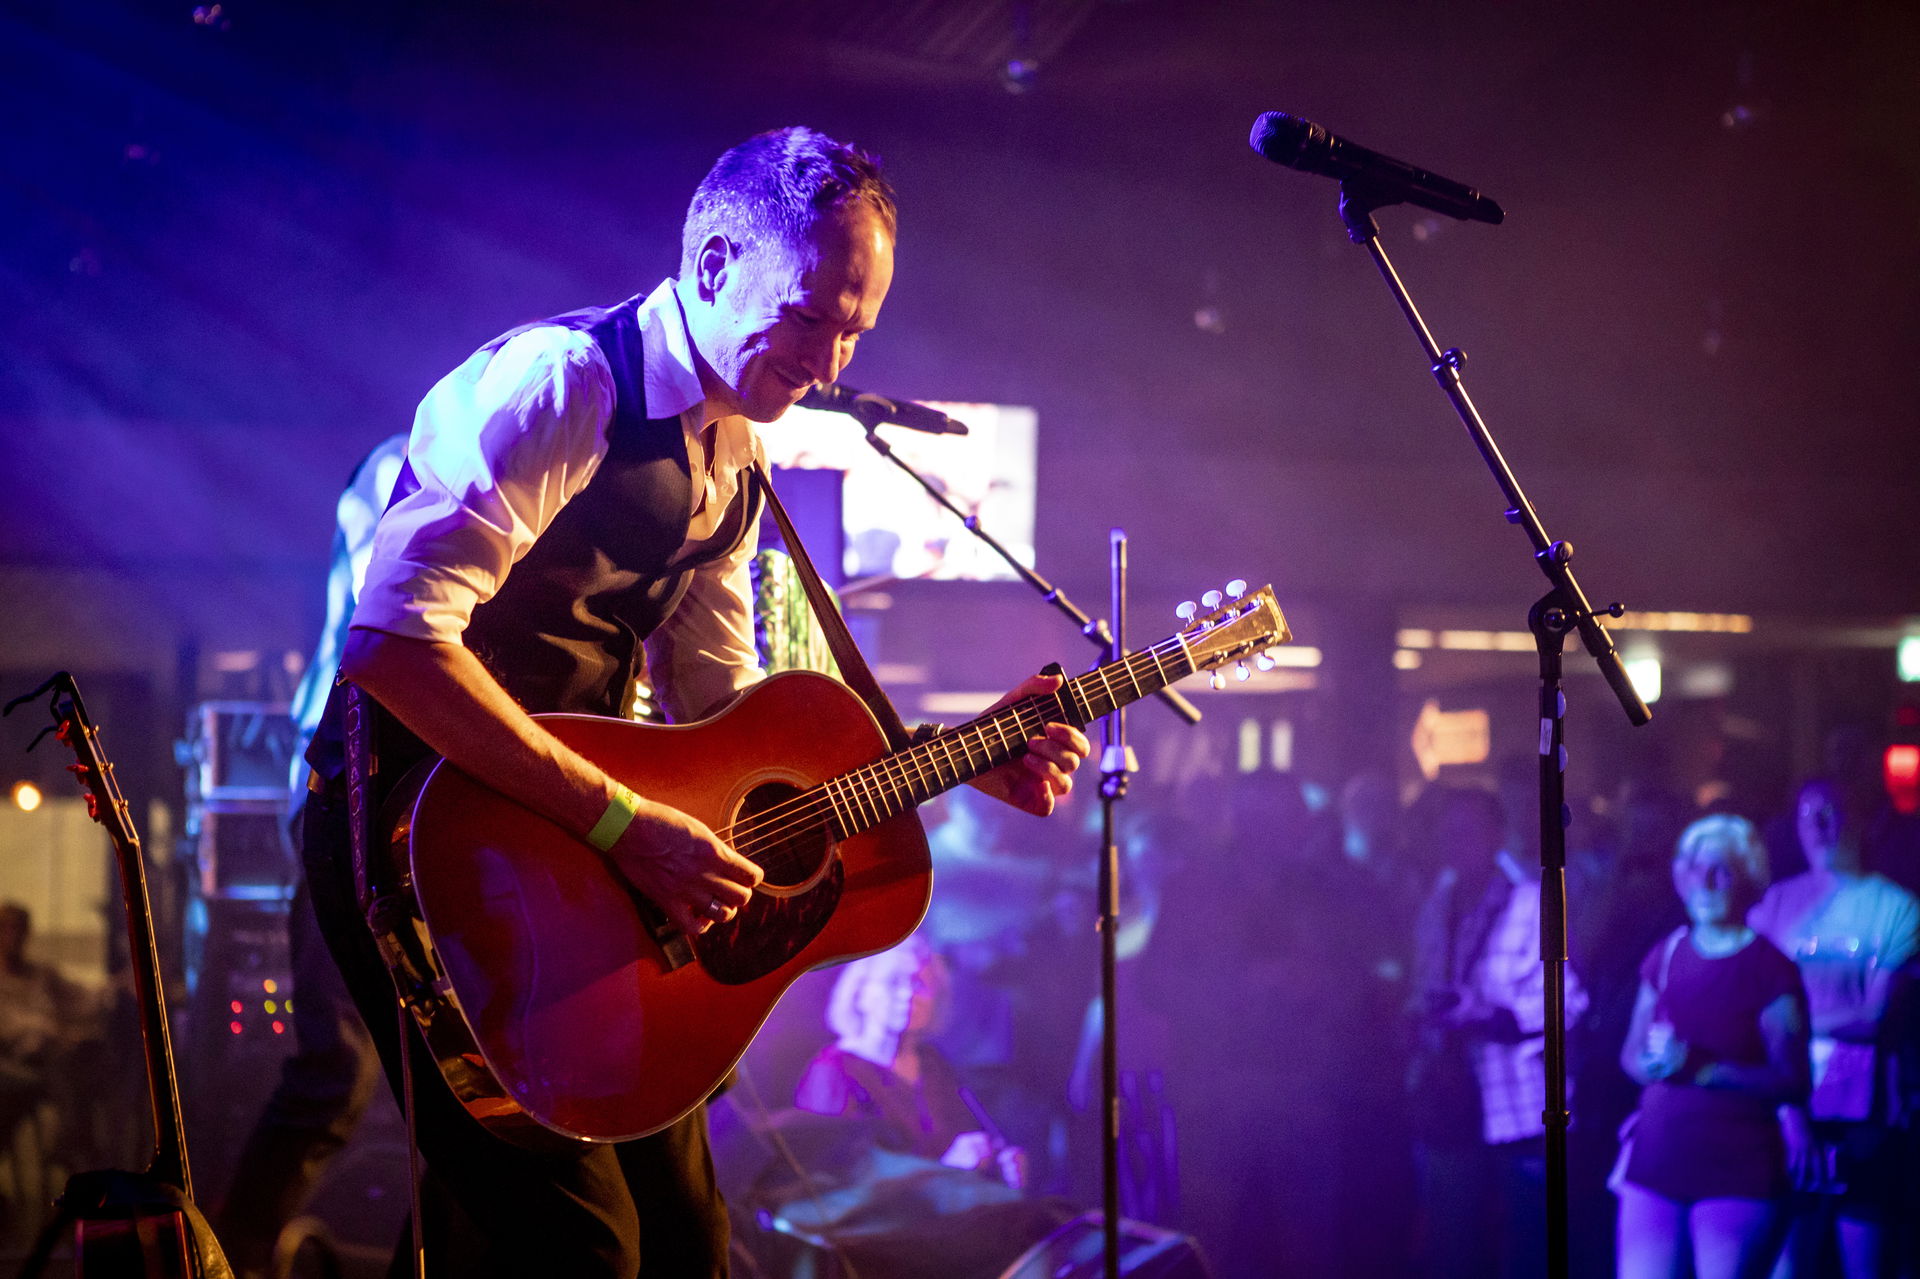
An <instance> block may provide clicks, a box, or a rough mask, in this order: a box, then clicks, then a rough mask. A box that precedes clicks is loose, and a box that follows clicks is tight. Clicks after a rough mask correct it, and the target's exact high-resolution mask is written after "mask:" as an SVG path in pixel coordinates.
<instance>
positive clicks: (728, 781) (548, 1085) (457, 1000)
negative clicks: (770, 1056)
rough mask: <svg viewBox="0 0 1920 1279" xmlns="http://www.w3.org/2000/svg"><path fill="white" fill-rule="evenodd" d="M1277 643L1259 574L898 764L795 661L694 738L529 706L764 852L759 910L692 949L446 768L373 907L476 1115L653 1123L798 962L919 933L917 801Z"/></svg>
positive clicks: (388, 819)
mask: <svg viewBox="0 0 1920 1279" xmlns="http://www.w3.org/2000/svg"><path fill="white" fill-rule="evenodd" d="M1235 585H1236V586H1242V587H1243V585H1244V584H1240V583H1236V584H1235ZM1217 598H1218V597H1217V596H1211V595H1210V599H1209V603H1212V602H1213V601H1214V600H1215V599H1217ZM1290 638H1292V633H1291V632H1290V631H1289V630H1288V628H1287V623H1286V619H1285V617H1283V616H1282V614H1281V612H1280V608H1279V605H1278V604H1277V603H1276V602H1275V601H1274V597H1273V591H1272V589H1271V588H1262V589H1260V590H1258V591H1256V592H1254V593H1252V594H1250V595H1246V596H1244V597H1243V598H1237V599H1234V600H1232V601H1228V602H1225V603H1223V604H1222V605H1221V606H1220V607H1218V608H1215V609H1214V611H1212V612H1210V613H1207V614H1206V615H1204V616H1201V617H1198V618H1194V619H1192V620H1191V621H1189V622H1188V623H1187V624H1186V626H1185V627H1184V628H1183V629H1182V630H1181V631H1180V632H1179V633H1177V634H1175V635H1173V636H1171V637H1169V638H1168V639H1166V640H1163V641H1161V642H1160V643H1158V644H1155V645H1153V646H1152V647H1150V648H1147V649H1143V650H1141V651H1139V652H1136V653H1132V654H1130V655H1128V656H1125V657H1123V658H1121V659H1120V660H1118V661H1114V662H1109V663H1107V664H1106V665H1104V666H1101V667H1098V668H1096V669H1095V670H1092V671H1090V672H1088V673H1087V674H1085V675H1080V676H1077V677H1074V678H1071V679H1068V680H1067V681H1066V682H1065V683H1064V684H1063V685H1062V686H1061V687H1060V688H1059V689H1057V690H1055V691H1054V692H1052V693H1049V694H1045V695H1043V696H1038V697H1030V698H1027V699H1025V700H1023V701H1019V702H1015V703H1014V704H1012V705H1010V706H1007V707H1004V708H1002V709H1000V710H998V711H993V712H990V713H988V714H986V715H983V716H981V717H979V718H978V719H975V720H972V721H970V722H969V723H966V724H963V725H961V726H959V727H958V728H952V729H947V730H944V731H940V732H936V733H934V734H933V735H931V736H928V737H925V739H924V740H920V741H918V742H917V743H915V744H913V745H909V746H907V747H906V748H905V749H902V750H899V751H894V752H891V753H890V752H889V750H888V747H887V744H886V739H885V737H884V736H883V734H882V732H881V730H880V728H879V726H878V724H877V723H876V722H875V721H874V718H873V716H872V714H871V713H870V712H869V711H868V709H867V707H866V705H865V703H863V702H862V701H861V700H860V699H859V698H858V697H857V696H856V695H855V694H854V693H853V692H852V691H850V690H849V689H848V688H847V687H846V686H845V685H843V684H840V683H838V682H836V681H834V680H831V679H828V678H827V677H825V676H823V675H817V674H814V673H812V672H808V671H789V672H786V673H783V674H779V675H775V676H773V677H771V678H769V679H767V680H765V681H764V682H762V683H760V684H758V685H756V686H754V687H753V688H752V689H750V690H749V691H748V692H747V693H745V694H744V695H743V696H742V697H740V698H739V699H738V700H737V701H736V702H735V703H734V704H733V705H732V706H730V707H729V708H728V709H727V710H726V711H724V712H723V713H721V714H720V715H717V716H715V717H714V718H712V719H709V720H705V721H702V722H700V723H697V724H689V725H685V726H675V727H663V726H659V725H651V724H639V723H634V722H632V721H629V720H621V719H612V718H605V717H600V716H592V715H541V716H538V717H537V718H538V719H539V721H540V723H541V725H542V726H543V727H545V728H547V729H548V730H549V731H551V732H552V733H553V734H554V736H556V737H558V738H559V739H560V740H561V741H563V742H565V743H567V745H569V746H571V747H573V748H574V749H575V750H577V751H579V752H580V753H581V754H582V755H585V756H586V757H587V758H588V759H591V760H592V761H594V762H595V763H596V764H598V765H600V766H601V767H602V768H604V769H605V770H606V771H607V772H608V773H609V774H611V775H612V776H613V777H614V778H615V779H617V780H618V781H620V782H623V783H625V784H626V785H628V786H630V787H632V788H633V789H635V790H637V791H639V792H640V793H642V794H645V795H647V796H649V797H650V798H653V799H657V800H659V801H661V802H663V803H666V804H671V805H673V806H674V807H676V808H679V809H681V810H682V811H684V812H687V813H690V814H692V815H693V816H695V817H697V818H699V819H700V820H702V821H704V822H705V823H707V824H708V825H709V826H711V827H712V828H713V829H714V831H715V832H716V833H717V834H718V835H719V836H720V837H721V838H722V839H724V840H726V841H727V842H728V843H729V844H730V845H732V846H733V847H734V848H735V849H736V850H737V851H738V852H739V853H740V854H741V855H742V856H744V857H748V858H750V859H752V860H753V861H754V862H756V863H757V864H758V865H759V866H760V868H761V870H762V871H763V872H764V873H765V876H766V878H765V881H764V882H763V883H762V884H761V885H760V887H759V888H758V889H757V890H756V891H755V893H754V896H753V898H752V900H750V901H749V902H748V903H747V905H746V907H745V908H744V909H742V910H741V912H740V913H739V914H738V915H737V916H736V917H735V918H733V919H732V920H730V921H728V922H727V923H723V924H718V925H716V926H715V927H713V928H712V929H711V930H709V931H707V932H705V933H703V934H701V935H700V936H698V937H693V938H688V937H686V936H685V935H684V934H682V933H680V932H679V931H678V930H677V929H675V928H674V927H673V926H672V925H671V924H670V923H668V921H667V920H666V917H665V916H664V915H663V914H662V913H661V912H660V911H659V910H658V909H656V908H655V907H654V906H653V904H652V903H650V902H648V901H647V900H646V899H645V898H643V897H641V896H640V895H638V894H637V893H635V892H634V891H633V889H632V888H631V887H629V886H628V884H627V883H626V881H625V880H624V879H623V878H622V877H621V876H620V875H619V873H618V872H617V871H615V870H614V868H613V867H612V866H611V865H610V864H609V863H608V862H607V861H606V860H605V859H604V858H603V857H602V856H601V855H600V854H598V853H596V852H594V851H593V849H591V848H590V847H588V846H587V845H586V844H585V843H583V842H581V841H580V840H579V839H577V838H575V837H574V836H573V835H571V834H569V833H568V832H567V831H565V830H563V829H561V828H560V827H559V826H557V825H555V824H553V823H552V822H549V821H548V820H546V819H545V818H543V817H541V816H539V815H537V814H535V813H533V812H532V811H530V810H528V809H526V808H523V807H521V806H520V805H518V804H516V803H514V802H512V801H511V800H508V799H506V798H504V797H503V796H501V795H499V794H497V793H495V792H494V791H491V790H488V789H487V788H485V787H483V786H481V785H480V784H479V783H477V782H475V781H474V780H472V779H471V778H469V777H468V776H467V775H466V774H464V773H462V772H460V771H459V770H458V769H456V768H454V767H453V766H451V765H449V764H447V763H445V762H444V761H442V760H439V759H437V758H436V759H429V760H427V761H425V762H423V763H422V764H420V765H418V766H417V767H416V768H415V769H414V770H413V771H412V772H411V773H409V774H408V775H407V776H406V777H404V778H402V779H401V781H400V782H399V784H398V785H397V787H396V788H395V791H394V793H393V794H392V796H391V797H390V798H389V799H388V801H387V804H386V807H385V811H384V812H383V813H382V814H380V815H379V821H378V824H377V826H376V832H377V833H376V835H375V839H374V841H373V843H374V847H373V849H372V850H371V851H372V852H373V854H374V855H375V856H376V857H382V856H384V857H385V858H386V859H387V860H388V861H389V862H390V865H389V866H387V867H386V868H384V869H385V874H384V875H383V876H382V878H383V879H384V882H385V883H386V884H388V885H390V886H391V887H390V888H389V889H388V891H387V892H386V894H385V896H383V897H382V898H380V899H379V900H377V901H375V902H373V903H372V909H371V911H370V914H369V918H370V919H371V921H372V923H373V927H374V931H375V934H376V937H377V939H378V941H379V943H380V946H381V949H382V952H383V953H384V955H385V956H386V958H387V961H388V964H389V966H390V968H391V969H392V971H393V975H394V979H395V984H396V986H397V988H398V990H399V993H400V996H401V999H402V1001H403V1003H404V1004H405V1005H406V1007H407V1008H408V1010H409V1011H410V1012H411V1013H412V1015H413V1017H414V1018H415V1020H416V1022H417V1023H418V1024H419V1026H420V1029H421V1031H422V1033H423V1035H424V1036H425V1039H426V1042H427V1045H428V1047H429V1049H430V1050H431V1051H432V1054H433V1056H434V1059H435V1062H436V1064H437V1065H438V1066H439V1068H440V1071H441V1074H442V1076H443V1077H444V1078H445V1079H446V1081H447V1084H448V1086H449V1087H450V1088H451V1089H452V1091H453V1093H454V1096H455V1097H457V1098H459V1099H460V1101H461V1103H462V1104H463V1105H464V1106H465V1107H466V1109H467V1111H468V1113H470V1114H471V1115H472V1116H473V1117H474V1118H475V1119H477V1120H479V1121H480V1122H481V1123H482V1124H483V1125H485V1126H486V1127H488V1128H490V1129H492V1130H493V1131H494V1132H495V1133H496V1134H498V1135H499V1136H501V1137H504V1138H506V1139H508V1140H510V1141H515V1142H518V1143H520V1144H522V1145H527V1146H531V1147H535V1148H553V1147H554V1146H556V1145H560V1146H571V1145H573V1144H575V1143H577V1142H581V1141H588V1142H606V1141H623V1140H626V1139H628V1138H631V1137H638V1136H643V1135H645V1134H647V1133H651V1132H656V1131H658V1130H659V1129H661V1128H664V1127H666V1126H667V1125H669V1124H671V1123H673V1122H674V1121H675V1120H677V1119H678V1118H680V1117H681V1116H683V1115H685V1114H687V1113H688V1112H689V1111H691V1110H692V1109H693V1108H694V1107H695V1106H697V1105H699V1104H700V1102H701V1101H702V1100H703V1099H705V1098H706V1097H707V1096H708V1094H710V1093H711V1092H712V1091H713V1090H714V1089H715V1088H716V1087H717V1086H719V1084H720V1082H721V1080H722V1079H724V1078H725V1077H726V1074H727V1072H728V1071H729V1070H731V1069H732V1068H733V1065H734V1063H735V1062H737V1061H738V1060H739V1059H740V1056H741V1054H742V1053H744V1052H745V1051H746V1049H747V1046H748V1045H749V1044H750V1043H751V1042H752V1040H753V1037H754V1035H755V1034H756V1033H757V1032H758V1030H759V1028H760V1026H761V1024H762V1023H763V1022H764V1021H765V1020H766V1018H767V1015H768V1014H769V1013H770V1012H771V1011H772V1010H773V1006H774V1004H775V1002H776V1001H777V1000H778V999H779V998H780V996H781V995H782V994H783V993H784V992H785V991H786V989H787V988H788V986H790V985H791V984H792V983H793V982H794V981H795V979H797V978H798V977H799V976H800V975H801V974H803V973H805V972H807V971H809V970H810V969H814V968H820V967H823V966H825V965H828V964H833V963H838V962H840V961H842V960H847V959H852V958H854V957H856V956H859V955H865V954H871V953H873V952H875V951H879V950H884V949H886V948H887V947H889V946H893V945H895V944H896V943H898V942H899V941H900V940H901V939H903V938H904V937H906V935H907V934H908V933H910V932H912V931H913V929H914V928H915V927H916V926H917V925H918V924H919V922H920V919H921V917H922V916H923V915H924V914H925V912H926V909H927V903H928V899H929V894H930V891H931V888H932V867H931V863H930V861H929V858H928V853H927V841H926V835H925V833H924V832H923V831H922V829H921V827H920V822H919V818H918V817H917V816H916V815H915V814H914V812H913V809H914V808H915V807H916V806H917V805H919V804H922V803H925V802H926V801H927V800H929V799H931V798H933V797H934V796H935V795H938V794H940V793H942V792H944V791H946V790H948V789H950V788H951V787H953V786H956V785H958V784H960V783H961V782H964V781H967V780H969V779H971V778H973V777H977V776H979V775H980V774H982V773H984V772H987V771H988V770H989V769H992V768H995V767H997V766H999V765H1001V764H1004V763H1006V762H1007V761H1009V760H1011V759H1013V758H1015V757H1016V756H1018V755H1020V754H1022V753H1024V752H1025V750H1026V743H1027V741H1028V739H1029V738H1031V737H1032V736H1033V735H1034V733H1035V732H1036V731H1037V730H1038V729H1039V728H1040V727H1041V726H1042V725H1045V724H1047V723H1049V722H1053V723H1071V724H1074V725H1075V726H1084V725H1086V724H1088V723H1090V722H1091V721H1093V720H1095V719H1098V718H1099V717H1101V716H1102V715H1105V714H1107V713H1108V712H1110V711H1112V710H1114V709H1115V708H1117V707H1120V706H1125V705H1127V704H1128V703H1130V702H1133V701H1136V700H1138V699H1139V698H1142V697H1146V696H1149V695H1151V694H1153V693H1155V692H1157V691H1159V690H1160V689H1162V688H1165V687H1166V686H1168V685H1170V684H1172V683H1173V682H1174V681H1176V680H1179V679H1182V678H1184V677H1186V676H1188V675H1191V674H1193V673H1195V672H1197V671H1205V670H1213V669H1214V668H1216V667H1220V666H1224V665H1226V664H1227V663H1230V662H1235V661H1239V660H1241V659H1247V658H1253V657H1254V656H1255V655H1256V654H1259V653H1261V652H1262V651H1263V650H1265V649H1267V648H1269V647H1271V646H1273V645H1275V644H1282V643H1285V642H1286V641H1287V640H1289V639H1290ZM1217 678H1218V677H1217V676H1216V679H1217Z"/></svg>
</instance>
